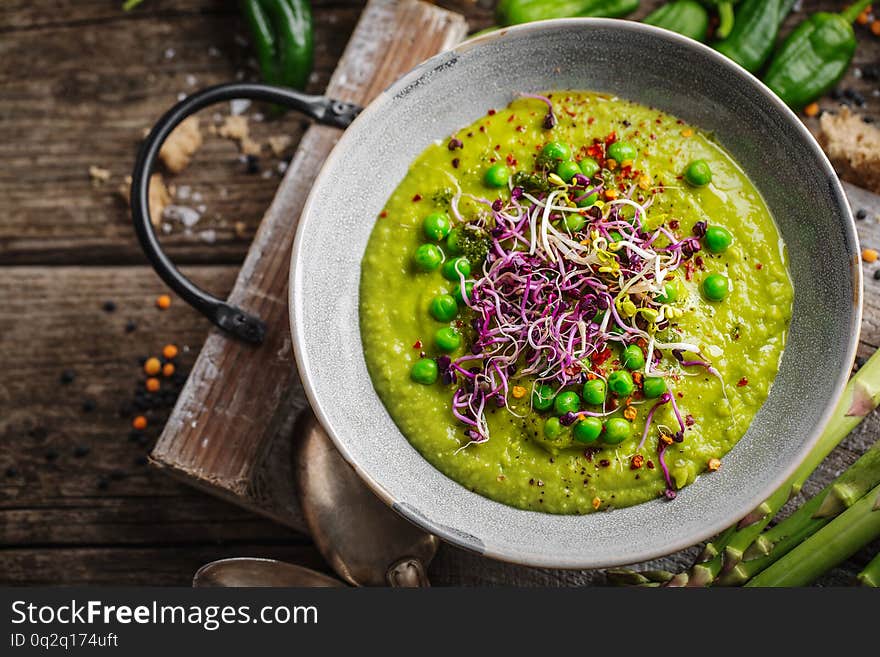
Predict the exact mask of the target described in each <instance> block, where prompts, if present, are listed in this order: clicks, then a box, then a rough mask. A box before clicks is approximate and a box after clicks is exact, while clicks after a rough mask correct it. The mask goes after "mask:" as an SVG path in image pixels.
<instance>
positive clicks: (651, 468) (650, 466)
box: [648, 460, 654, 470]
mask: <svg viewBox="0 0 880 657" xmlns="http://www.w3.org/2000/svg"><path fill="white" fill-rule="evenodd" d="M653 469H654V461H650V460H649V461H648V470H653Z"/></svg>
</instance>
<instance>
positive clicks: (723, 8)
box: [700, 0, 738, 39]
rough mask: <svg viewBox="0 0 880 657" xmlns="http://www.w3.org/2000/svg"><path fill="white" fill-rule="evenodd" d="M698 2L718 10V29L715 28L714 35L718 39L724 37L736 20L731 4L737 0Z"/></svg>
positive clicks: (701, 0) (702, 0) (706, 0)
mask: <svg viewBox="0 0 880 657" xmlns="http://www.w3.org/2000/svg"><path fill="white" fill-rule="evenodd" d="M700 2H701V3H703V5H705V6H706V7H709V8H710V9H715V10H716V11H717V12H718V29H716V30H715V36H717V37H718V38H719V39H726V38H727V37H728V35H729V34H730V31H731V30H732V29H733V24H734V22H735V21H736V18H735V16H734V15H733V5H735V4H736V3H737V2H738V0H700Z"/></svg>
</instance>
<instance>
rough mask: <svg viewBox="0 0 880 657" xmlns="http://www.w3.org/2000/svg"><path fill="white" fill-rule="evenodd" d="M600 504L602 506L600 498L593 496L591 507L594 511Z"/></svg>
mask: <svg viewBox="0 0 880 657" xmlns="http://www.w3.org/2000/svg"><path fill="white" fill-rule="evenodd" d="M600 506H602V500H601V499H600V498H599V497H594V498H593V508H594V509H596V511H598V510H599V507H600Z"/></svg>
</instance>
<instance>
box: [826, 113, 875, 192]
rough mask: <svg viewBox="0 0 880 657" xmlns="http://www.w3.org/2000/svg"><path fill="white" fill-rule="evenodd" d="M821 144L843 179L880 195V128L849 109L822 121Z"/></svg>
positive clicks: (828, 115) (829, 114)
mask: <svg viewBox="0 0 880 657" xmlns="http://www.w3.org/2000/svg"><path fill="white" fill-rule="evenodd" d="M819 125H820V128H821V131H820V133H819V143H821V144H822V148H824V149H825V152H826V153H827V154H828V157H829V158H830V159H831V162H832V163H833V164H834V168H835V169H837V173H838V174H840V177H841V178H843V179H845V180H848V181H850V182H852V183H854V184H856V185H860V186H862V187H865V188H866V189H869V190H871V191H872V192H874V193H877V194H880V129H877V128H876V127H875V126H873V125H870V124H868V123H865V122H864V121H862V119H861V117H859V116H858V115H856V114H853V113H852V112H851V111H850V109H849V108H848V107H845V106H842V107H841V108H840V111H839V112H837V113H836V114H831V113H829V112H826V113H825V114H823V115H822V117H821V118H820V119H819Z"/></svg>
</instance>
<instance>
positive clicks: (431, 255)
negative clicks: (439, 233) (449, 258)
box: [413, 244, 443, 271]
mask: <svg viewBox="0 0 880 657" xmlns="http://www.w3.org/2000/svg"><path fill="white" fill-rule="evenodd" d="M413 260H414V261H415V263H416V267H418V268H419V269H421V270H422V271H434V270H435V269H437V267H439V266H440V263H441V262H443V251H441V250H440V247H439V246H437V245H436V244H422V245H421V246H420V247H419V248H417V249H416V253H415V255H414V256H413Z"/></svg>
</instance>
